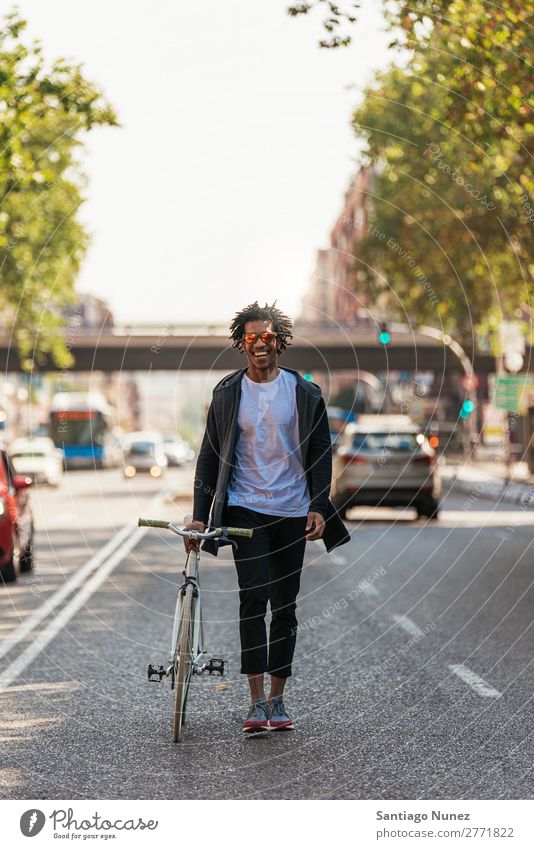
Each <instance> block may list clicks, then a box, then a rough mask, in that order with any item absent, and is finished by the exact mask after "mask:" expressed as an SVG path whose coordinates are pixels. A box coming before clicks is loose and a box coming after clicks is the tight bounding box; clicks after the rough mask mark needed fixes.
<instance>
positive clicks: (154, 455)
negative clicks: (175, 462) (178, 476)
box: [124, 431, 168, 478]
mask: <svg viewBox="0 0 534 849" xmlns="http://www.w3.org/2000/svg"><path fill="white" fill-rule="evenodd" d="M167 466H168V461H167V457H166V455H165V449H164V445H163V438H162V436H161V434H159V433H154V432H152V431H134V432H132V433H128V434H126V439H125V445H124V476H125V477H126V478H133V477H135V475H136V474H138V473H139V472H147V473H149V474H150V475H152V477H153V478H159V477H161V475H162V474H163V472H164V471H165V469H166V468H167Z"/></svg>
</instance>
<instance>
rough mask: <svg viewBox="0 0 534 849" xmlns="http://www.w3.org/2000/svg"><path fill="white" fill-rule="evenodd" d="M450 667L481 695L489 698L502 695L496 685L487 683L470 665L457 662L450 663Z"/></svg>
mask: <svg viewBox="0 0 534 849" xmlns="http://www.w3.org/2000/svg"><path fill="white" fill-rule="evenodd" d="M449 669H450V670H451V672H454V674H455V675H457V676H458V678H461V679H462V681H465V683H466V684H468V685H469V686H470V687H471V688H472V689H473V690H474V691H475V693H477V695H479V696H485V697H489V698H498V697H499V696H502V693H499V691H498V690H496V689H495V688H494V687H491V686H490V685H489V684H487V683H486V682H485V681H484V679H483V678H481V677H480V676H479V675H477V674H476V673H475V672H473V670H472V669H469V667H468V666H464V665H463V664H462V663H457V664H449Z"/></svg>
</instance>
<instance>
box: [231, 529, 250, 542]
mask: <svg viewBox="0 0 534 849" xmlns="http://www.w3.org/2000/svg"><path fill="white" fill-rule="evenodd" d="M227 531H228V535H229V536H233V537H247V538H248V539H251V538H252V534H253V533H254V529H253V528H227Z"/></svg>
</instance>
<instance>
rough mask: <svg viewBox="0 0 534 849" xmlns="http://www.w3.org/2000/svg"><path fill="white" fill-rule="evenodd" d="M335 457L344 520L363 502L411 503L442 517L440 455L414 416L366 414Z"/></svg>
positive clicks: (335, 485)
mask: <svg viewBox="0 0 534 849" xmlns="http://www.w3.org/2000/svg"><path fill="white" fill-rule="evenodd" d="M338 445H339V447H338V450H337V452H336V454H335V457H334V464H333V474H332V501H333V503H334V505H335V507H336V509H337V510H338V512H339V513H340V514H341V516H343V517H344V516H345V513H346V511H347V510H348V508H349V507H354V506H356V505H359V504H366V505H371V506H381V507H382V506H383V507H401V506H407V505H411V506H413V507H415V509H416V510H417V515H418V516H427V517H428V518H429V519H437V518H438V515H439V496H440V493H441V482H440V478H439V474H438V471H437V466H436V452H435V451H434V450H433V449H432V448H431V447H430V445H429V443H428V439H427V438H426V437H425V436H424V434H422V433H421V432H420V430H419V428H418V427H417V425H415V424H414V423H413V422H412V420H411V419H410V417H409V416H389V415H374V416H372V415H370V416H368V415H362V416H359V417H358V419H357V421H356V422H355V423H354V424H349V425H347V426H346V428H345V431H344V433H343V436H342V437H341V439H340V441H339V443H338Z"/></svg>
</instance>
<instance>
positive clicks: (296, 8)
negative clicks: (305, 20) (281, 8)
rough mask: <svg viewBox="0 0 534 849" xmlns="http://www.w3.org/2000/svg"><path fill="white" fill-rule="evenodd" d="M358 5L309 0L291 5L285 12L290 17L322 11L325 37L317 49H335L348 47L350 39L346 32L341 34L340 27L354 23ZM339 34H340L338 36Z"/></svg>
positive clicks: (325, 0) (326, 0)
mask: <svg viewBox="0 0 534 849" xmlns="http://www.w3.org/2000/svg"><path fill="white" fill-rule="evenodd" d="M359 7H360V4H359V3H348V4H347V3H342V4H340V3H335V2H332V0H311V2H307V3H293V4H292V5H291V6H288V9H287V12H288V14H289V15H291V17H293V18H296V17H299V16H301V15H308V14H309V13H310V12H311V11H312V9H322V10H324V11H325V12H326V18H323V29H324V31H325V36H324V37H323V38H322V39H320V40H319V47H324V48H327V49H332V48H336V47H348V45H349V44H350V43H351V41H352V38H351V36H350V35H349V34H348V33H347V32H341V27H342V25H343V24H344V23H345V24H353V23H355V22H356V16H355V11H356V9H359ZM340 32H341V34H340Z"/></svg>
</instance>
